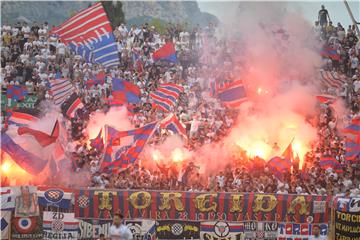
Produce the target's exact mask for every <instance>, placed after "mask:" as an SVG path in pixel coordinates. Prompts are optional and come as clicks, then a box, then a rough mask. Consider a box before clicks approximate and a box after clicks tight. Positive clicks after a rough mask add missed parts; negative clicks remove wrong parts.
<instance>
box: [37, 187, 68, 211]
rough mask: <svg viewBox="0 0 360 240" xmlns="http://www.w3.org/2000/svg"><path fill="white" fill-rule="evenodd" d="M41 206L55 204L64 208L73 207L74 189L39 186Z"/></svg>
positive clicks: (38, 194)
mask: <svg viewBox="0 0 360 240" xmlns="http://www.w3.org/2000/svg"><path fill="white" fill-rule="evenodd" d="M37 196H38V201H39V206H42V207H48V206H55V207H58V208H62V209H69V208H70V207H71V198H72V190H71V189H66V188H60V187H42V186H40V187H38V189H37Z"/></svg>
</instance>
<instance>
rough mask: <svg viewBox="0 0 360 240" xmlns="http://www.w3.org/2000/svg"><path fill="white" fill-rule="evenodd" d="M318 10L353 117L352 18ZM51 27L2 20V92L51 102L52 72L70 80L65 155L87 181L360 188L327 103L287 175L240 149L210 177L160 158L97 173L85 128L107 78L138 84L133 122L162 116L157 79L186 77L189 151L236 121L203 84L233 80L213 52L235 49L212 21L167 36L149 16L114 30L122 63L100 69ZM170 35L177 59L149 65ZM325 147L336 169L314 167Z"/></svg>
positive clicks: (102, 102)
mask: <svg viewBox="0 0 360 240" xmlns="http://www.w3.org/2000/svg"><path fill="white" fill-rule="evenodd" d="M320 12H321V11H320ZM320 12H319V21H317V22H315V26H314V34H316V36H317V37H318V40H319V41H320V42H321V43H322V44H323V45H326V46H330V47H333V48H335V49H336V51H337V52H338V53H339V55H340V60H333V59H331V58H329V57H324V58H323V60H324V66H323V68H324V69H325V70H329V71H336V72H338V73H340V74H345V75H346V76H347V82H346V84H344V86H343V88H342V89H341V91H339V92H338V93H337V94H338V96H339V97H342V98H343V99H344V101H345V102H346V104H347V107H348V108H349V112H350V115H349V116H347V119H351V118H352V117H354V116H356V115H357V114H358V112H359V110H360V109H359V107H360V92H359V88H360V67H359V66H360V64H359V58H360V42H359V39H358V37H357V36H356V32H355V27H354V26H349V27H348V28H347V30H345V28H344V27H343V26H342V25H341V24H340V23H338V24H337V26H333V23H332V22H331V21H330V22H328V21H327V19H328V16H327V15H328V13H327V12H326V14H325V13H324V11H322V12H321V13H320ZM324 14H325V19H324ZM49 30H50V27H49V25H48V23H46V22H45V23H44V24H38V23H36V22H34V23H33V24H32V25H31V26H30V25H29V24H27V23H17V24H15V25H14V26H9V25H3V26H2V29H1V32H2V38H1V47H2V51H1V67H2V72H1V86H2V93H3V94H4V93H6V89H7V86H8V85H25V86H26V88H27V90H28V93H29V94H32V95H36V96H37V97H38V99H39V100H40V101H41V100H51V94H50V93H49V88H48V80H49V79H52V78H54V77H55V75H56V74H57V73H60V74H61V76H62V77H64V78H70V79H71V81H72V83H73V84H74V86H75V87H76V92H77V93H78V94H79V96H81V99H82V101H83V103H84V105H85V107H84V108H83V109H82V110H78V112H77V114H76V116H75V117H74V118H72V119H68V120H66V126H67V130H68V135H69V139H68V140H69V142H71V144H69V146H68V148H67V150H68V151H69V152H70V154H69V155H68V156H69V158H71V159H72V162H73V163H74V165H75V166H74V169H76V170H75V171H80V170H81V171H83V170H84V169H86V170H88V171H89V172H90V179H89V180H90V181H89V182H91V184H90V185H89V186H90V187H100V188H119V189H162V190H186V191H237V192H261V193H295V194H330V195H337V194H345V195H359V194H360V178H359V176H360V162H359V160H357V161H352V162H350V161H347V160H345V157H344V156H345V139H344V137H343V136H342V135H341V133H340V131H339V130H338V129H337V124H336V121H337V120H338V119H337V116H336V113H335V112H334V110H333V108H332V107H331V106H330V105H328V104H322V105H319V107H318V109H317V110H318V117H317V123H316V125H317V129H318V135H319V141H318V143H317V144H315V145H314V147H313V150H312V151H310V152H308V153H307V154H306V157H305V158H306V159H305V166H303V168H302V170H299V169H298V167H297V166H296V164H295V165H294V167H293V170H292V172H291V173H290V172H289V173H284V176H283V178H282V180H278V179H277V178H276V177H275V175H274V174H272V172H271V171H270V169H269V168H268V167H267V166H266V163H265V161H263V160H261V159H259V158H255V159H248V158H247V157H246V156H242V159H241V161H239V159H235V158H234V164H233V165H232V166H224V168H223V169H219V171H218V172H217V173H212V174H211V175H210V176H206V175H204V174H200V173H198V172H197V169H198V168H197V167H196V163H191V162H190V163H187V166H183V167H182V168H184V169H185V171H186V172H187V173H188V174H189V177H188V178H187V179H184V178H179V177H178V175H179V169H175V168H174V167H173V166H165V165H159V166H158V169H145V168H143V167H141V166H139V165H138V164H134V165H132V166H130V167H129V168H127V169H123V170H121V171H119V172H117V173H112V174H107V173H102V172H100V171H99V169H100V166H99V164H100V161H101V158H102V154H103V153H102V152H101V151H98V150H97V149H95V148H91V147H90V146H88V144H87V143H88V140H89V139H88V136H87V135H86V131H85V128H86V126H87V124H88V121H89V119H90V118H91V114H92V113H94V112H96V111H102V112H107V111H108V110H109V108H110V105H109V99H110V100H111V99H112V95H111V87H112V86H111V78H121V79H125V80H127V81H130V82H132V83H134V84H136V85H137V86H138V87H139V88H140V89H141V103H140V104H137V105H135V104H133V105H131V106H128V108H131V111H132V112H133V114H130V115H129V119H130V121H131V122H132V123H133V125H134V126H135V127H141V126H144V125H145V124H146V123H150V122H153V121H155V120H160V119H163V118H164V117H165V114H164V113H163V112H161V111H156V110H154V109H153V108H152V107H151V98H150V97H149V93H150V92H151V91H153V90H155V89H156V88H157V86H158V85H159V84H161V83H168V82H171V83H176V84H180V85H182V86H183V87H184V89H185V90H184V93H183V94H182V95H181V96H180V99H179V102H178V104H177V106H176V107H175V109H174V112H175V113H176V115H177V116H178V118H179V119H180V121H181V122H182V123H183V124H184V126H186V130H187V135H188V139H187V140H186V141H185V142H186V143H185V144H186V147H187V148H188V149H189V150H194V149H197V148H199V147H201V146H202V145H204V144H210V143H213V142H219V141H221V139H223V137H224V136H226V135H227V134H228V133H229V131H230V129H231V127H232V125H233V124H234V123H235V122H236V119H237V111H236V110H234V109H230V108H226V107H224V106H223V105H222V104H221V103H220V102H219V101H218V100H217V99H216V98H213V97H211V95H210V91H209V83H210V82H211V81H214V79H223V80H225V79H232V78H233V76H232V72H231V70H230V71H228V66H227V65H226V64H224V65H221V66H220V65H219V66H218V65H217V64H216V63H217V62H218V59H216V58H219V59H220V58H221V59H226V60H225V62H231V56H229V54H228V51H227V49H226V45H225V44H224V42H222V41H218V40H217V39H216V37H215V35H216V34H215V32H216V26H214V25H213V24H209V25H208V26H207V27H205V28H201V27H199V26H198V27H195V28H194V29H192V30H191V31H187V30H185V29H183V28H182V27H181V26H180V25H172V24H169V25H168V28H167V32H166V33H165V34H160V33H158V32H157V29H156V28H155V27H154V26H149V25H148V24H147V23H145V24H143V25H141V26H135V25H133V26H131V27H130V28H129V29H128V28H127V26H125V25H124V24H121V25H120V26H119V27H118V28H117V29H115V30H114V35H115V36H116V41H117V46H118V51H119V56H120V60H121V64H120V66H118V67H112V68H111V69H104V68H103V67H102V66H100V65H97V64H90V63H85V62H84V60H83V59H82V57H81V56H79V55H74V54H73V53H72V52H71V51H70V50H69V49H68V48H67V47H66V46H65V45H64V43H62V42H60V41H59V40H58V39H57V38H56V37H55V36H52V35H50V34H49ZM166 41H172V42H174V44H175V48H176V51H177V57H178V60H179V61H178V63H168V62H160V63H154V61H153V60H152V57H151V56H152V53H153V52H154V51H155V50H157V49H159V48H160V47H161V46H162V45H163V44H164V43H165V42H166ZM209 46H211V47H210V49H211V51H213V54H211V55H212V56H214V57H213V59H208V58H206V59H204V52H205V51H208V49H209ZM205 48H207V49H205ZM204 49H205V50H204ZM135 55H136V56H137V58H136V60H135V57H134V56H135ZM207 57H208V55H207ZM223 62H224V61H223ZM210 69H211V71H210ZM99 73H100V74H101V73H104V74H105V75H106V77H105V79H106V81H105V83H104V84H102V85H100V84H98V85H94V86H92V87H91V88H90V89H88V88H87V87H85V85H86V82H87V81H88V80H90V79H94V78H96V76H99ZM326 90H328V89H326ZM5 110H6V109H3V110H2V116H1V121H2V127H5V124H4V123H5V122H6V112H5ZM169 134H170V133H169V132H168V131H162V132H159V133H156V134H155V135H154V137H153V138H152V139H151V141H150V144H153V145H156V144H157V143H161V142H163V141H164V139H165V138H166V136H167V135H169ZM326 154H330V155H332V156H333V157H335V158H336V159H337V160H338V161H339V163H340V164H341V167H339V168H337V169H332V168H328V169H322V168H321V167H320V165H319V161H320V157H321V156H323V155H326ZM55 180H56V178H55Z"/></svg>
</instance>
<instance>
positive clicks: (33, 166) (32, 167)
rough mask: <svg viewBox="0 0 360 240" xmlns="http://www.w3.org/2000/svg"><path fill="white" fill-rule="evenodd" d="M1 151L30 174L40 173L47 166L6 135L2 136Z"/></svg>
mask: <svg viewBox="0 0 360 240" xmlns="http://www.w3.org/2000/svg"><path fill="white" fill-rule="evenodd" d="M1 150H2V151H4V152H6V153H7V154H9V156H10V157H11V158H12V160H13V161H15V162H16V163H17V164H18V165H19V166H20V167H22V168H23V169H24V170H26V171H27V172H28V173H30V174H33V175H35V174H38V173H40V172H41V171H42V170H43V169H44V167H45V165H46V161H44V160H42V159H41V158H39V157H37V156H35V155H34V154H32V153H30V152H28V151H26V150H25V149H23V148H22V147H20V146H19V145H18V144H16V143H15V142H14V141H13V140H12V139H11V137H9V135H7V134H6V133H2V134H1Z"/></svg>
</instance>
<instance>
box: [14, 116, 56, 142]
mask: <svg viewBox="0 0 360 240" xmlns="http://www.w3.org/2000/svg"><path fill="white" fill-rule="evenodd" d="M18 134H19V135H23V134H29V135H31V136H33V137H34V138H35V139H36V141H37V142H38V143H39V144H40V145H41V146H43V147H46V146H48V145H50V144H52V143H54V142H55V141H56V140H57V138H58V137H59V122H58V121H56V122H55V125H54V128H53V130H52V132H51V135H48V134H46V133H44V132H42V131H38V130H35V129H31V128H28V127H19V128H18Z"/></svg>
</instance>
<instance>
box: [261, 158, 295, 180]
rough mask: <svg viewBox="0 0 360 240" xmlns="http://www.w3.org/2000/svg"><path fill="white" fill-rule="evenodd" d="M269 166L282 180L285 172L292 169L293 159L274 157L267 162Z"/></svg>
mask: <svg viewBox="0 0 360 240" xmlns="http://www.w3.org/2000/svg"><path fill="white" fill-rule="evenodd" d="M267 166H268V167H269V169H270V170H271V171H272V172H273V173H274V175H275V176H276V177H277V178H278V179H282V177H283V173H284V171H290V169H291V159H288V158H284V157H273V158H272V159H270V160H269V161H268V162H267Z"/></svg>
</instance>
